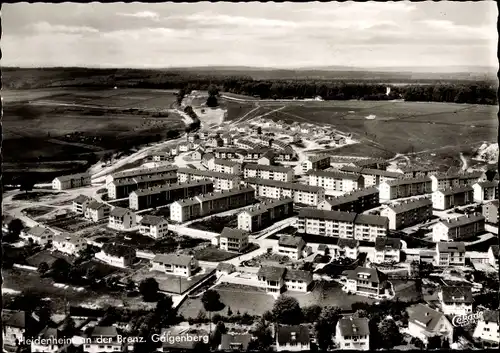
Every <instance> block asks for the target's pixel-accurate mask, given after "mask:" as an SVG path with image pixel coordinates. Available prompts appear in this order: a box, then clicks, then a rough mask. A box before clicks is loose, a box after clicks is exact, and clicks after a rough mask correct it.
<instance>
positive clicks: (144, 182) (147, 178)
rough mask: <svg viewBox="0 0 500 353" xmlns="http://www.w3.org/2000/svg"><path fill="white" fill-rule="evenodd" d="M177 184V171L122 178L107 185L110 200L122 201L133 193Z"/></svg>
mask: <svg viewBox="0 0 500 353" xmlns="http://www.w3.org/2000/svg"><path fill="white" fill-rule="evenodd" d="M176 182H177V174H176V171H175V170H172V171H169V172H165V173H159V174H149V175H139V176H136V177H131V178H120V179H117V180H113V181H112V182H110V183H109V184H107V185H106V187H107V189H108V197H109V198H110V199H122V198H125V197H128V196H129V195H130V193H131V192H133V191H136V190H140V189H147V188H153V187H157V186H162V185H169V184H173V183H176Z"/></svg>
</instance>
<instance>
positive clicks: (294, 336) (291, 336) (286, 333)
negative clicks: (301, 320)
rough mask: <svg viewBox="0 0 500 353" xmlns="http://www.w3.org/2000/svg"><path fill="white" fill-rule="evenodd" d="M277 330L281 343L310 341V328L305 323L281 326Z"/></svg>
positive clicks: (277, 337) (307, 342)
mask: <svg viewBox="0 0 500 353" xmlns="http://www.w3.org/2000/svg"><path fill="white" fill-rule="evenodd" d="M276 331H277V332H276V339H277V341H278V344H280V345H287V344H296V343H300V344H302V345H307V344H309V343H310V334H309V328H308V327H307V326H305V325H297V326H279V327H278V329H277V330H276Z"/></svg>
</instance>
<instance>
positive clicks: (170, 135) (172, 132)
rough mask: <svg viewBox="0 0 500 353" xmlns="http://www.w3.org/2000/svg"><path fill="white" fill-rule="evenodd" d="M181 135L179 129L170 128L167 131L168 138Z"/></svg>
mask: <svg viewBox="0 0 500 353" xmlns="http://www.w3.org/2000/svg"><path fill="white" fill-rule="evenodd" d="M177 137H179V131H178V130H168V131H167V138H168V139H174V138H177Z"/></svg>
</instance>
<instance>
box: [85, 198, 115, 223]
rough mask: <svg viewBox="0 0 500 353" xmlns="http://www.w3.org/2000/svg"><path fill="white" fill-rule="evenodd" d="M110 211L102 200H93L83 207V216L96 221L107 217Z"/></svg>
mask: <svg viewBox="0 0 500 353" xmlns="http://www.w3.org/2000/svg"><path fill="white" fill-rule="evenodd" d="M110 212H111V207H109V206H108V205H106V204H104V203H102V202H98V201H95V200H93V201H91V202H90V203H89V204H88V206H87V207H86V209H85V218H87V219H89V220H91V221H92V222H95V223H97V222H100V221H102V220H106V219H108V218H109V214H110Z"/></svg>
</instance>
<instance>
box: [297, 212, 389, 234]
mask: <svg viewBox="0 0 500 353" xmlns="http://www.w3.org/2000/svg"><path fill="white" fill-rule="evenodd" d="M297 227H298V232H299V233H306V234H315V235H323V236H334V237H340V238H350V239H356V240H366V241H372V242H374V241H375V239H376V238H377V237H383V236H386V235H387V231H388V228H389V220H388V219H387V218H386V217H381V216H373V215H364V214H356V213H350V212H340V211H323V210H317V209H314V208H303V209H301V210H300V211H299V215H298V222H297Z"/></svg>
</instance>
